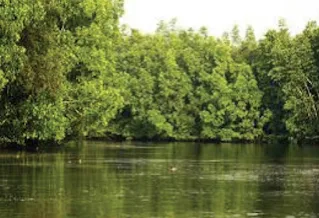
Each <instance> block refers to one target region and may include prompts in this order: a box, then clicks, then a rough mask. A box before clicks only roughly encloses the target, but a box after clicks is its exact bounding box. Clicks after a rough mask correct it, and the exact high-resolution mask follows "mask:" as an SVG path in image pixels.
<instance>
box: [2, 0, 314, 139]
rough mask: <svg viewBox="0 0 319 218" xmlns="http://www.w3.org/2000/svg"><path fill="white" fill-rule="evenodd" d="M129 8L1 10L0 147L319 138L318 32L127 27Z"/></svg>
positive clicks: (84, 5)
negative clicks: (96, 140) (75, 140)
mask: <svg viewBox="0 0 319 218" xmlns="http://www.w3.org/2000/svg"><path fill="white" fill-rule="evenodd" d="M123 12H124V11H123V1H122V0H74V1H67V0H59V1H47V0H34V1H29V0H19V1H18V0H11V1H9V0H1V2H0V18H1V19H0V91H1V94H0V138H1V141H3V142H11V143H19V144H26V143H28V142H29V141H31V142H34V141H61V140H63V139H65V138H67V137H79V136H81V137H109V138H122V139H129V140H214V141H253V140H259V139H262V138H263V137H265V136H267V135H280V136H286V137H291V138H293V139H296V140H302V139H304V138H315V137H317V136H318V131H319V116H318V113H319V111H318V110H319V78H318V75H319V74H318V69H319V61H318V60H319V53H318V51H319V50H318V48H319V28H318V26H317V24H316V23H315V22H309V23H308V25H307V26H306V27H305V29H304V31H303V32H302V33H300V34H298V35H296V36H292V35H290V33H289V29H288V28H287V27H286V25H285V22H284V21H282V20H281V21H280V22H279V25H278V28H277V29H273V30H269V31H268V32H267V33H266V34H265V36H264V37H263V38H262V39H261V40H259V41H257V39H256V37H255V35H254V30H253V28H252V27H248V28H247V31H246V34H245V37H241V33H240V32H239V28H238V26H236V25H235V26H234V28H233V30H232V31H231V33H225V34H224V35H223V37H221V38H217V37H213V36H210V35H209V34H208V31H207V29H206V28H205V27H203V28H201V29H200V30H199V31H194V30H192V29H188V30H185V29H179V28H178V27H177V25H176V22H177V21H176V20H175V19H173V20H172V21H170V22H168V23H167V22H164V21H163V22H160V23H159V24H158V29H157V30H156V32H154V33H152V34H144V33H141V32H139V31H138V30H135V29H130V28H129V27H121V26H120V25H119V18H120V17H121V15H122V14H123Z"/></svg>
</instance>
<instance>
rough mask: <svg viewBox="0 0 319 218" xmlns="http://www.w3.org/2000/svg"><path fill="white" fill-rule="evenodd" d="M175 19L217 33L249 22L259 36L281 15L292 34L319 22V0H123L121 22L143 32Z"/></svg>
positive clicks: (243, 25)
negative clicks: (307, 24)
mask: <svg viewBox="0 0 319 218" xmlns="http://www.w3.org/2000/svg"><path fill="white" fill-rule="evenodd" d="M172 18H177V19H178V25H179V26H180V27H185V28H188V27H192V28H194V29H198V28H200V27H201V26H206V27H207V28H208V30H209V33H210V34H212V35H215V36H220V35H221V34H222V33H223V32H225V31H230V30H231V29H232V27H233V26H234V24H238V25H239V27H240V29H241V30H242V32H244V30H245V29H246V27H247V26H248V25H252V26H253V27H254V29H255V33H256V35H257V36H258V37H261V36H262V35H263V34H264V33H265V31H266V30H267V29H269V28H276V27H277V24H278V20H279V19H280V18H284V19H286V21H287V24H288V26H289V28H290V30H291V33H292V34H296V33H298V32H301V31H302V29H303V28H304V27H305V24H306V23H307V22H308V21H309V20H316V21H317V22H318V23H319V0H125V15H124V17H123V18H122V20H121V22H122V23H123V24H128V25H129V26H130V27H132V28H137V29H140V30H141V31H143V32H147V33H150V32H153V31H154V30H155V29H156V24H157V23H158V22H159V21H160V20H166V21H168V20H170V19H172Z"/></svg>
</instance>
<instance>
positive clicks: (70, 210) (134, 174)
mask: <svg viewBox="0 0 319 218" xmlns="http://www.w3.org/2000/svg"><path fill="white" fill-rule="evenodd" d="M0 217H1V218H73V217H74V218H75V217H76V218H115V217H136V218H137V217H138V218H143V217H153V218H160V217H180V218H188V217H217V218H219V217H221V218H223V217H230V218H231V217H234V218H235V217H267V218H271V217H281V218H294V217H307V218H315V217H319V147H315V146H304V147H298V146H288V145H240V144H220V145H217V144H197V143H134V142H131V143H109V142H108V143H106V142H98V141H93V142H92V141H90V142H89V141H85V142H82V143H76V142H73V143H68V144H67V145H66V146H65V147H63V148H52V149H45V150H40V151H38V152H21V151H19V152H18V151H7V150H2V151H0Z"/></svg>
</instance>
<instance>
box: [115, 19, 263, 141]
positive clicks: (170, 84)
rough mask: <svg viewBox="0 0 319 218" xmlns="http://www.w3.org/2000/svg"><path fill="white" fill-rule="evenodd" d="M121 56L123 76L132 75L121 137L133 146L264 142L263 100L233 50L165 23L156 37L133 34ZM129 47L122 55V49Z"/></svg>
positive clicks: (119, 119)
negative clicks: (173, 141)
mask: <svg viewBox="0 0 319 218" xmlns="http://www.w3.org/2000/svg"><path fill="white" fill-rule="evenodd" d="M122 46H123V47H122V48H121V49H119V50H120V51H121V52H120V53H119V62H118V69H119V70H120V71H123V72H126V73H127V74H128V75H130V83H129V87H130V93H131V95H130V96H128V99H127V101H126V102H127V105H126V109H125V110H124V111H123V113H122V114H121V115H120V116H118V117H117V119H116V120H115V121H114V123H115V124H114V126H117V129H118V130H117V131H114V134H116V135H122V136H124V137H128V138H135V139H154V138H160V139H177V140H194V139H212V140H221V141H230V140H254V139H256V138H258V137H260V136H261V135H262V127H263V124H261V122H260V121H261V119H262V115H261V114H260V105H261V97H262V93H261V92H260V91H259V89H258V86H257V81H256V80H255V77H254V75H253V73H252V71H251V69H250V67H249V66H248V65H246V64H243V63H236V62H235V61H234V60H233V59H232V47H230V45H229V44H225V43H222V42H219V41H217V40H215V39H214V38H213V37H209V36H208V35H207V34H206V33H205V30H204V29H202V31H201V32H200V33H196V32H194V31H191V30H190V31H184V30H178V29H177V28H176V27H175V26H174V21H172V22H171V23H170V24H166V23H164V22H162V23H160V25H159V28H158V30H157V33H156V34H155V35H142V34H140V33H138V32H137V31H133V32H132V34H131V35H130V36H126V37H125V38H124V41H123V45H122ZM124 48H125V49H124Z"/></svg>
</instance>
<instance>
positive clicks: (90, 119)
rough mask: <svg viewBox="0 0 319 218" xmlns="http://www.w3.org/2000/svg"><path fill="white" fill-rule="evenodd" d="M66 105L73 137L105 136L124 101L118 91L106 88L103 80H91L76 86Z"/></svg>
mask: <svg viewBox="0 0 319 218" xmlns="http://www.w3.org/2000/svg"><path fill="white" fill-rule="evenodd" d="M65 104H66V106H67V117H68V118H69V120H70V123H71V129H70V133H71V134H72V135H80V136H103V134H104V133H105V132H106V131H107V127H108V124H109V122H110V120H111V119H113V118H114V117H115V115H116V114H117V113H118V111H119V109H121V108H122V107H123V105H124V99H123V97H122V96H121V95H120V93H119V91H118V90H117V89H114V88H106V87H105V86H104V83H103V81H102V80H91V81H84V82H83V83H81V84H78V85H74V86H73V87H72V88H71V89H70V91H69V93H68V96H67V100H66V102H65Z"/></svg>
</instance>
